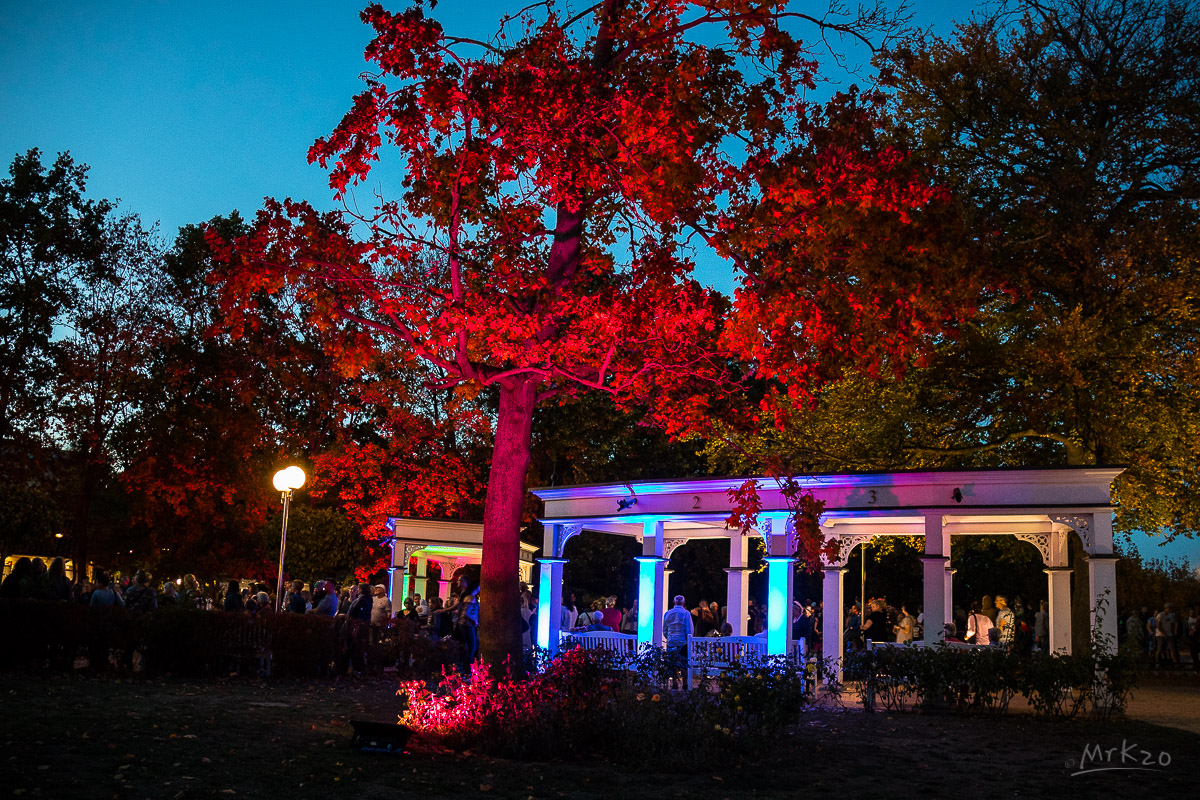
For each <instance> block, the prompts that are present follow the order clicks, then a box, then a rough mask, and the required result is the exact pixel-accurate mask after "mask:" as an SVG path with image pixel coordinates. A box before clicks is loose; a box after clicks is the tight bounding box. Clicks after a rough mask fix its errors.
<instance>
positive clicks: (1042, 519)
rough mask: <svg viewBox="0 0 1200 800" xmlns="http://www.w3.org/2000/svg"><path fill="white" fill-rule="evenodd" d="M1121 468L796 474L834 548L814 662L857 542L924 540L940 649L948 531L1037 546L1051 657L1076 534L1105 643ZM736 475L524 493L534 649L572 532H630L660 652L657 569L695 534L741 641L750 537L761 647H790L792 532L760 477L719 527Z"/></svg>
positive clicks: (838, 605) (650, 630)
mask: <svg viewBox="0 0 1200 800" xmlns="http://www.w3.org/2000/svg"><path fill="white" fill-rule="evenodd" d="M1121 472H1122V469H1120V468H1110V467H1060V468H1040V469H1016V468H1014V469H966V470H961V469H960V470H932V471H919V472H917V471H914V472H879V473H864V474H837V475H804V476H799V477H797V478H796V480H797V482H798V483H800V485H801V486H803V487H804V488H806V489H808V490H811V491H812V493H813V495H814V497H815V498H816V499H817V500H820V501H823V502H824V504H825V506H824V513H823V514H822V516H821V519H820V523H821V526H822V529H823V531H824V532H825V534H826V536H827V537H829V538H832V539H836V540H837V541H838V542H839V543H840V548H839V550H838V558H837V559H836V560H830V561H828V563H825V564H823V565H822V569H823V572H824V586H823V592H822V594H823V601H824V608H825V613H826V614H827V615H832V617H831V619H836V620H837V622H836V623H835V624H832V625H830V624H826V626H825V636H824V653H823V655H824V656H825V657H826V658H829V659H832V660H834V661H836V660H838V659H840V656H841V654H842V652H843V651H844V650H843V648H844V642H843V641H842V625H841V619H840V617H841V614H842V610H843V609H844V608H845V596H844V585H843V584H844V577H845V573H846V559H847V558H848V557H849V554H850V551H851V550H852V549H853V548H854V547H855V546H857V545H859V544H862V543H865V542H869V541H871V540H872V539H874V538H876V537H879V536H920V537H924V540H925V552H924V555H923V557H922V559H921V560H922V562H923V564H924V589H923V597H924V608H925V619H926V624H925V643H926V644H927V645H931V644H935V643H937V642H939V641H942V640H943V639H944V636H945V632H944V629H943V626H942V625H936V624H931V621H933V620H943V621H945V622H950V621H952V617H951V614H952V610H953V602H952V581H951V576H952V568H953V567H952V565H953V553H952V552H951V548H950V540H951V537H952V536H981V535H995V534H1005V535H1011V536H1015V537H1016V538H1018V539H1020V540H1022V541H1026V542H1029V543H1030V544H1032V545H1033V546H1034V547H1036V548H1037V551H1038V553H1040V555H1041V558H1042V562H1043V564H1044V565H1045V573H1046V581H1047V584H1048V590H1049V592H1048V593H1049V606H1050V608H1049V616H1050V620H1049V622H1050V648H1051V650H1052V651H1066V652H1070V649H1071V575H1072V572H1073V571H1074V570H1073V569H1072V568H1071V567H1069V566H1068V564H1067V539H1068V537H1069V536H1078V537H1079V540H1080V543H1081V544H1082V546H1083V549H1084V551H1085V552H1086V553H1087V559H1086V564H1087V576H1086V577H1087V580H1088V587H1089V590H1088V592H1087V593H1086V596H1087V597H1088V598H1090V602H1089V607H1090V608H1091V624H1092V627H1093V629H1094V630H1097V631H1098V632H1099V633H1101V634H1103V635H1105V636H1106V637H1107V639H1106V640H1105V641H1106V642H1108V643H1109V644H1110V645H1111V646H1112V647H1115V646H1116V640H1117V637H1116V633H1117V613H1116V594H1115V593H1116V556H1115V555H1114V554H1113V530H1112V512H1113V508H1112V495H1111V490H1112V482H1113V481H1114V480H1115V479H1116V477H1117V476H1118V475H1120V474H1121ZM744 480H745V479H744V478H704V479H696V480H678V481H645V482H635V483H623V484H602V485H592V486H564V487H543V488H539V489H534V490H532V491H533V493H534V494H535V495H537V496H538V497H539V498H541V500H542V501H543V502H544V504H545V512H544V515H543V516H542V517H541V522H542V524H543V527H544V530H545V534H544V542H543V546H542V557H541V558H539V559H538V562H539V565H540V566H539V581H538V583H539V587H538V593H539V608H540V609H542V612H541V613H539V614H538V629H537V632H536V636H537V642H538V644H539V645H540V646H541V647H544V648H551V649H553V648H555V647H556V646H557V644H558V642H559V634H560V632H559V629H558V628H559V620H560V618H561V607H562V582H563V565H564V564H565V563H567V562H566V559H564V558H563V546H564V545H565V544H566V543H567V540H569V539H570V538H571V537H572V536H575V535H576V534H578V533H580V532H581V531H584V530H589V531H598V532H603V533H609V534H613V535H616V536H630V537H633V538H635V539H637V540H638V541H639V542H640V543H641V545H642V555H641V556H640V557H638V559H637V560H638V561H639V562H640V563H639V593H638V605H639V609H640V610H639V614H638V634H637V636H638V644H639V645H644V644H653V645H661V643H662V617H663V612H664V611H665V610H666V608H667V607H668V603H669V601H668V598H667V596H666V594H667V587H666V581H665V580H664V569H665V568H666V566H667V564H668V562H669V560H670V557H671V553H672V552H673V551H674V550H675V548H677V547H679V546H680V545H682V544H684V543H685V542H688V541H691V540H695V539H724V540H726V541H727V542H728V544H729V568H728V569H727V573H728V586H727V604H728V607H729V613H728V621H729V622H730V624H731V625H732V626H733V629H734V630H733V632H734V634H735V635H743V636H744V635H745V634H746V630H745V627H746V612H747V604H748V603H747V601H748V599H749V581H748V575H747V570H748V560H749V559H748V557H749V536H758V537H761V538H762V540H763V543H764V545H765V548H766V554H767V555H766V561H767V586H768V596H767V652H768V653H769V654H772V655H774V654H780V655H782V654H785V653H788V652H790V648H791V641H790V639H791V625H790V616H791V615H790V614H789V613H788V612H789V609H791V607H792V574H793V566H792V564H793V558H792V557H791V554H792V553H794V552H795V550H796V547H795V536H794V532H793V530H792V526H791V524H790V518H791V512H790V511H789V509H788V505H787V502H786V501H785V499H784V497H783V495H782V493H781V492H780V491H779V487H778V485H777V484H776V483H775V482H774V481H773V480H771V479H767V478H763V479H759V480H758V492H759V496H760V498H761V500H762V512H761V514H760V515H759V517H758V523H757V527H756V529H755V530H753V531H751V533H750V534H749V536H744V535H743V534H742V533H741V531H738V530H730V529H728V528H727V527H726V525H725V521H726V519H727V518H728V517H729V515H730V511H731V507H732V506H731V502H730V490H731V489H734V488H736V487H738V486H740V485H741V484H742V483H743V482H744Z"/></svg>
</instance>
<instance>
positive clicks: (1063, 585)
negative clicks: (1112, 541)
mask: <svg viewBox="0 0 1200 800" xmlns="http://www.w3.org/2000/svg"><path fill="white" fill-rule="evenodd" d="M1070 535H1071V534H1070V531H1063V530H1057V531H1052V532H1051V533H1050V560H1049V563H1048V564H1047V565H1046V569H1045V570H1043V572H1045V573H1046V584H1047V589H1048V592H1047V595H1048V598H1047V599H1048V601H1049V604H1050V608H1049V611H1048V617H1049V620H1048V624H1049V628H1050V640H1049V642H1047V647H1048V648H1049V651H1050V652H1051V653H1068V654H1069V653H1070V652H1071V572H1072V570H1071V568H1070V567H1068V566H1067V537H1068V536H1070Z"/></svg>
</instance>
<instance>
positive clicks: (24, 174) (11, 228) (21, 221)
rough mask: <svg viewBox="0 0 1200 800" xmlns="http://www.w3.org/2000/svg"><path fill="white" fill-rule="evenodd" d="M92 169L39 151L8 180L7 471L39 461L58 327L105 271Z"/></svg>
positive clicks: (2, 190)
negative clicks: (88, 283)
mask: <svg viewBox="0 0 1200 800" xmlns="http://www.w3.org/2000/svg"><path fill="white" fill-rule="evenodd" d="M86 186H87V167H86V166H84V165H82V164H76V163H75V162H74V160H72V158H71V156H70V154H69V153H60V154H59V156H58V158H57V159H55V161H54V163H53V164H52V165H50V166H49V167H47V166H44V165H43V164H42V154H41V152H40V151H38V150H37V149H33V150H30V151H29V152H27V153H25V154H24V155H18V156H17V157H16V158H14V159H13V162H12V165H11V166H10V167H9V176H8V177H7V178H4V179H2V180H0V446H2V447H3V448H4V450H5V451H7V452H6V453H5V457H4V458H2V459H0V465H2V466H0V469H3V470H4V477H12V475H13V471H14V470H16V471H17V472H18V473H20V474H21V476H24V472H25V469H27V468H28V467H29V466H32V464H31V463H30V456H31V455H34V454H35V453H34V450H35V449H36V446H35V443H36V442H37V441H38V440H40V439H41V438H42V435H43V434H44V432H45V429H46V426H47V422H48V420H49V417H50V415H49V412H50V410H51V409H52V408H53V404H54V399H55V398H54V394H53V385H54V375H55V360H56V357H57V351H58V344H57V343H56V341H55V339H56V334H55V326H57V325H60V324H62V322H63V315H64V314H65V313H66V312H67V311H69V310H70V309H72V308H73V307H74V306H75V303H76V299H77V293H78V290H79V287H78V285H77V281H80V280H83V279H85V278H96V277H101V276H103V275H104V274H105V268H106V265H105V263H104V259H103V255H104V238H103V235H102V227H103V220H104V218H105V216H106V215H107V214H108V212H109V211H110V210H111V208H112V207H111V205H110V204H109V203H108V202H106V201H99V202H95V201H91V200H86V199H85V198H84V192H85V190H86Z"/></svg>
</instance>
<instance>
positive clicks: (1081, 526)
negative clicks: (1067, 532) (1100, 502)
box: [1048, 514, 1092, 553]
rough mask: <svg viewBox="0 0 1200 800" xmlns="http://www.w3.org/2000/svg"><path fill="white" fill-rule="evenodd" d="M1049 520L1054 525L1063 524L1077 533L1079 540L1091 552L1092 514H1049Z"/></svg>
mask: <svg viewBox="0 0 1200 800" xmlns="http://www.w3.org/2000/svg"><path fill="white" fill-rule="evenodd" d="M1048 516H1049V517H1050V521H1051V522H1053V523H1054V524H1055V525H1063V526H1066V527H1068V528H1070V529H1071V530H1073V531H1075V532H1076V533H1077V534H1079V540H1080V541H1081V542H1083V547H1084V549H1085V550H1087V551H1088V552H1089V553H1090V552H1092V515H1091V514H1049V515H1048Z"/></svg>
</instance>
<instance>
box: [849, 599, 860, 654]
mask: <svg viewBox="0 0 1200 800" xmlns="http://www.w3.org/2000/svg"><path fill="white" fill-rule="evenodd" d="M862 648H863V642H862V617H861V616H859V613H858V605H857V604H855V605H852V606H850V613H849V614H847V615H846V649H848V650H861V649H862Z"/></svg>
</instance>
